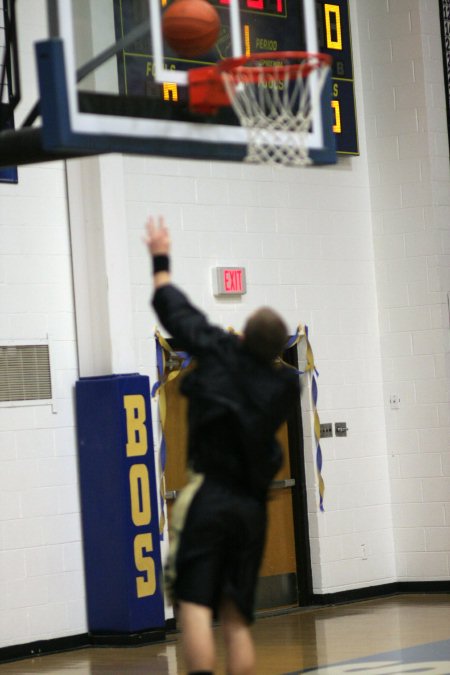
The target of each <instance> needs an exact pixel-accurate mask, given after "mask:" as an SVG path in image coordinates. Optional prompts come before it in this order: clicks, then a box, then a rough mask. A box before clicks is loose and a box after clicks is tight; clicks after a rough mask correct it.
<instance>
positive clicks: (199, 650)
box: [178, 601, 216, 672]
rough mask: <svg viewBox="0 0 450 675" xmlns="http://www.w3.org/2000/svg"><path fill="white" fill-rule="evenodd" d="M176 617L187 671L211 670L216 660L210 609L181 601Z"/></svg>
mask: <svg viewBox="0 0 450 675" xmlns="http://www.w3.org/2000/svg"><path fill="white" fill-rule="evenodd" d="M178 618H179V620H180V625H181V632H182V641H183V650H184V658H185V661H186V668H187V670H188V672H195V671H202V670H204V671H206V672H208V671H210V672H212V671H213V670H214V665H215V660H216V654H215V646H214V635H213V630H212V611H211V610H210V609H209V607H205V606H204V605H196V604H195V603H193V602H182V601H181V602H180V606H179V612H178Z"/></svg>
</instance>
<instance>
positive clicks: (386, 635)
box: [0, 594, 450, 675]
mask: <svg viewBox="0 0 450 675" xmlns="http://www.w3.org/2000/svg"><path fill="white" fill-rule="evenodd" d="M215 630H216V631H217V634H218V641H219V646H218V667H217V669H216V673H217V675H221V674H224V673H225V666H224V652H223V648H222V645H221V643H220V627H217V628H216V629H215ZM254 637H255V641H256V646H257V657H258V667H257V673H258V675H298V674H299V673H304V672H310V673H313V674H314V673H317V674H323V675H337V674H338V673H352V674H358V675H359V674H363V675H364V673H368V674H370V675H394V674H395V675H404V674H406V673H426V675H450V595H448V594H436V595H430V594H426V595H398V596H392V597H386V598H381V599H377V600H370V601H364V602H354V603H351V604H347V605H339V606H334V607H324V608H319V609H318V608H314V609H311V608H307V609H301V608H300V609H299V608H296V609H287V610H285V611H283V612H278V613H271V614H268V613H267V614H260V615H258V619H257V621H256V624H255V626H254ZM183 672H185V671H184V669H183V657H182V652H181V646H180V640H179V634H178V633H177V632H174V633H172V634H169V635H168V636H167V639H166V641H165V642H163V643H158V644H153V645H147V646H143V647H122V648H110V647H104V648H100V647H98V648H86V649H79V650H76V651H71V652H64V653H61V654H53V655H48V656H41V657H38V658H35V659H27V660H23V661H15V662H13V663H5V664H2V665H0V673H8V675H13V674H19V673H20V674H21V675H28V674H30V673H33V674H34V673H42V674H43V673H46V674H48V675H49V674H50V673H53V674H58V675H59V674H61V673H71V674H72V675H73V674H77V675H100V674H102V675H119V674H120V675H144V674H145V675H147V674H150V673H151V674H152V675H178V674H181V673H183Z"/></svg>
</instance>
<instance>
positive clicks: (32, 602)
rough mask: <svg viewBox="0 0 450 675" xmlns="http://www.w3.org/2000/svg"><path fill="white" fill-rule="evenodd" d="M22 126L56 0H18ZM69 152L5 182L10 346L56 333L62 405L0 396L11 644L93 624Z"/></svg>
mask: <svg viewBox="0 0 450 675" xmlns="http://www.w3.org/2000/svg"><path fill="white" fill-rule="evenodd" d="M17 12H18V20H19V22H20V26H21V33H20V36H21V40H20V47H21V73H22V97H23V101H22V103H21V104H20V106H19V109H18V114H17V118H16V121H17V123H19V124H20V121H21V120H22V119H23V117H24V116H25V115H26V114H27V113H28V112H29V110H30V109H31V107H32V105H33V104H34V103H35V101H36V100H37V98H38V94H37V89H36V82H35V78H34V73H35V63H34V54H33V47H32V42H33V40H36V39H39V38H42V37H45V36H46V34H47V22H46V3H45V2H44V1H43V0H39V1H36V0H26V1H23V0H21V2H18V3H17ZM69 241H70V240H69V228H68V218H67V202H66V191H65V173H64V164H63V163H62V162H58V163H53V164H47V165H43V164H42V165H33V166H29V167H20V168H19V184H18V185H6V184H0V344H2V345H4V344H17V343H19V344H24V343H26V344H35V343H41V342H45V341H47V339H49V341H50V358H51V362H52V370H53V381H52V386H53V394H54V407H53V408H52V407H51V406H49V405H29V404H28V405H24V406H20V405H19V406H18V407H5V405H4V404H0V647H4V646H9V645H14V644H20V643H27V642H30V641H33V640H38V639H46V638H54V637H59V636H63V635H73V634H75V635H76V634H79V633H83V632H85V631H86V618H85V601H84V575H83V565H82V557H81V529H80V515H79V498H78V477H77V468H76V442H75V428H74V425H75V423H74V409H73V396H72V388H73V383H74V382H75V380H76V378H77V372H78V371H77V359H76V342H75V317H74V308H73V288H72V277H71V257H70V243H69Z"/></svg>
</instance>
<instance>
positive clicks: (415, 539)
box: [357, 0, 450, 580]
mask: <svg viewBox="0 0 450 675" xmlns="http://www.w3.org/2000/svg"><path fill="white" fill-rule="evenodd" d="M357 10H358V28H359V40H360V45H361V58H362V64H363V73H364V83H363V86H364V103H365V116H366V123H367V150H368V160H369V172H370V197H371V203H372V213H373V223H374V242H375V259H376V272H377V287H378V302H379V327H380V334H381V351H382V362H383V394H384V403H385V411H386V427H387V447H388V456H389V465H390V478H391V491H392V515H393V525H394V540H395V549H396V559H397V576H398V578H399V580H406V579H407V580H424V579H448V578H449V575H450V564H449V551H450V505H449V501H450V445H449V439H450V437H449V430H450V410H449V381H450V380H449V367H448V363H449V344H450V332H449V314H448V311H449V310H448V305H447V294H448V292H449V290H450V283H449V279H450V277H449V269H450V257H449V253H450V181H449V156H448V155H449V153H448V147H449V146H448V129H447V117H446V101H445V94H444V84H443V83H444V73H443V64H442V53H441V42H440V39H441V38H440V23H439V6H438V0H385V1H383V2H370V1H365V2H360V1H359V0H358V3H357ZM392 394H397V395H398V396H399V397H400V407H399V408H398V409H391V408H390V405H389V399H390V396H391V395H392Z"/></svg>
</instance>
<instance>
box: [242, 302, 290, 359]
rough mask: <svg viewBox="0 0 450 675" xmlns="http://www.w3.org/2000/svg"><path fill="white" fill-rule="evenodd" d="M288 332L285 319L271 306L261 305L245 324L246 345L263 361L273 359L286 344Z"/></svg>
mask: <svg viewBox="0 0 450 675" xmlns="http://www.w3.org/2000/svg"><path fill="white" fill-rule="evenodd" d="M287 338H288V334H287V328H286V324H285V323H284V321H283V319H282V318H281V317H280V315H279V314H277V313H276V312H275V311H274V310H273V309H271V308H270V307H261V308H260V309H258V310H257V311H256V312H255V313H254V314H252V315H251V316H250V317H249V318H248V319H247V323H246V324H245V328H244V345H245V348H246V349H247V350H248V351H249V352H251V353H252V354H253V355H254V356H256V357H257V358H259V359H260V360H262V361H266V362H269V361H273V359H275V358H276V357H277V356H279V355H280V354H281V352H282V351H283V349H284V347H285V346H286V342H287Z"/></svg>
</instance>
